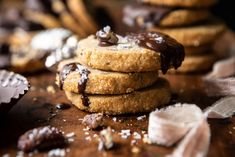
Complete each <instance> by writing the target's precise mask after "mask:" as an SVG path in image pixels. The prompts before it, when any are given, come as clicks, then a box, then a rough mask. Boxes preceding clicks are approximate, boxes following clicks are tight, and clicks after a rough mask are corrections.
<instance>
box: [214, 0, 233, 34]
mask: <svg viewBox="0 0 235 157" xmlns="http://www.w3.org/2000/svg"><path fill="white" fill-rule="evenodd" d="M211 11H212V12H213V14H214V15H216V16H218V17H219V18H221V19H223V20H224V21H225V22H226V24H227V25H228V27H230V28H232V29H233V30H235V1H234V0H220V1H219V2H218V4H216V5H215V6H214V7H212V9H211Z"/></svg>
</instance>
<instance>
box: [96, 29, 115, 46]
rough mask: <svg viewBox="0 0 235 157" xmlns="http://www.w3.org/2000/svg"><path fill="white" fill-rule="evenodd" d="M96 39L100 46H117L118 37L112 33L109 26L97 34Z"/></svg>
mask: <svg viewBox="0 0 235 157" xmlns="http://www.w3.org/2000/svg"><path fill="white" fill-rule="evenodd" d="M96 37H97V38H98V40H99V46H111V45H117V43H118V37H117V36H116V34H115V33H114V32H112V30H111V28H110V27H109V26H106V27H104V28H103V29H102V30H99V31H98V32H97V33H96Z"/></svg>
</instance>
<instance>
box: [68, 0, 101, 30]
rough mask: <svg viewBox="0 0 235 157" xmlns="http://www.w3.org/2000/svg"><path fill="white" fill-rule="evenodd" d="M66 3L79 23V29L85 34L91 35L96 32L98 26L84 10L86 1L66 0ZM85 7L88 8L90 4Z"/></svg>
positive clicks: (85, 9)
mask: <svg viewBox="0 0 235 157" xmlns="http://www.w3.org/2000/svg"><path fill="white" fill-rule="evenodd" d="M66 3H67V6H68V8H69V9H70V11H71V13H72V14H73V16H74V17H75V18H76V19H77V20H78V21H79V23H80V25H81V27H82V28H83V29H84V30H85V31H86V32H87V34H92V33H95V32H96V31H97V27H98V26H97V25H96V23H95V21H94V20H93V18H92V17H91V15H90V13H89V12H88V9H87V8H86V5H85V3H87V2H86V1H77V0H67V1H66ZM87 5H89V7H90V4H87Z"/></svg>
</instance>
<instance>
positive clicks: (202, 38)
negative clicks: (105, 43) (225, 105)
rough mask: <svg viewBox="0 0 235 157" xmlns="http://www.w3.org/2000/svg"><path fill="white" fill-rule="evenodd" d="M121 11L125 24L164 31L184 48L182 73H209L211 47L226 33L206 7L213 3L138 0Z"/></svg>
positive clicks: (198, 0)
mask: <svg viewBox="0 0 235 157" xmlns="http://www.w3.org/2000/svg"><path fill="white" fill-rule="evenodd" d="M140 2H141V3H137V4H132V5H128V6H126V7H125V8H124V18H123V20H124V23H126V24H127V25H129V26H135V25H138V26H139V27H141V28H144V29H145V30H147V31H150V32H155V31H159V32H163V33H166V34H168V35H170V36H172V37H173V38H175V39H176V40H177V41H178V42H180V43H182V44H183V45H184V47H185V54H186V57H185V60H184V62H183V64H182V66H181V67H180V68H179V69H178V70H177V71H178V72H182V73H190V72H202V71H207V70H209V69H210V68H211V67H212V65H213V63H214V62H215V59H216V56H215V54H214V53H213V50H212V45H213V43H214V42H215V40H216V39H217V38H218V36H220V35H221V33H222V32H223V31H224V30H225V26H224V24H223V23H222V22H220V21H219V20H217V19H215V18H214V17H212V15H211V14H210V12H209V11H208V8H209V7H210V6H212V5H213V4H215V2H216V0H206V1H205V0H187V1H186V0H164V1H163V0H140Z"/></svg>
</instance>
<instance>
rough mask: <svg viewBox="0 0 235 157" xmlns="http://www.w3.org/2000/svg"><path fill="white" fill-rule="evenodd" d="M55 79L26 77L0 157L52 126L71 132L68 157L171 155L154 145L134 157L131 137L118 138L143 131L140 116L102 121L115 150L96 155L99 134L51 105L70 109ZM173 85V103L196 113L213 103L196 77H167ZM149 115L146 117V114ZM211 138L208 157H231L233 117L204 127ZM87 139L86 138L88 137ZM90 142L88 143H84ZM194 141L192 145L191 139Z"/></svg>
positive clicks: (1, 137) (2, 127)
mask: <svg viewBox="0 0 235 157" xmlns="http://www.w3.org/2000/svg"><path fill="white" fill-rule="evenodd" d="M54 75H55V74H52V73H49V72H43V73H40V74H37V75H35V76H28V79H29V81H30V82H31V85H32V87H31V90H30V91H29V92H28V93H27V94H26V95H25V96H24V97H23V98H22V99H21V100H20V101H19V103H18V104H17V105H16V106H15V107H14V108H13V109H12V110H11V112H10V113H9V115H8V116H7V117H6V118H5V119H1V123H0V132H1V134H0V155H2V154H5V153H9V154H10V155H11V156H15V154H16V153H17V151H18V150H17V139H18V137H19V136H20V135H21V134H22V133H24V132H25V131H27V130H28V129H32V128H34V127H37V126H44V125H52V126H56V127H58V128H60V129H61V130H62V131H64V132H65V133H70V132H74V133H75V135H76V137H75V138H74V139H75V141H74V142H72V143H70V144H69V145H68V147H67V148H68V149H67V150H69V152H67V153H66V155H67V156H79V157H82V156H89V157H93V156H94V157H95V156H126V157H129V156H146V157H147V156H148V157H157V156H159V157H162V156H165V155H166V154H168V153H170V152H171V151H172V149H173V148H174V147H172V148H166V147H161V146H155V145H148V144H145V143H143V142H142V139H141V140H137V144H136V146H137V147H138V148H139V149H140V152H139V153H138V154H134V153H132V151H131V150H132V148H133V146H131V140H132V136H130V137H128V138H127V139H123V138H121V136H120V135H119V133H120V131H121V130H122V129H130V130H131V133H133V132H135V131H136V132H138V133H140V134H141V135H143V134H142V132H146V131H147V124H148V118H144V119H143V120H137V119H136V118H137V117H138V116H140V115H126V116H118V117H117V121H116V122H115V121H113V117H105V125H106V126H111V128H112V129H114V130H115V133H114V141H115V142H116V143H117V146H116V147H115V148H114V149H113V150H110V151H107V152H100V151H98V150H97V140H96V139H95V138H94V137H93V136H94V134H98V133H99V131H84V130H83V129H84V128H85V126H83V125H82V124H81V120H80V119H81V118H83V117H84V116H85V115H86V114H87V113H86V112H83V111H80V110H78V109H77V108H75V107H74V106H72V107H71V108H70V109H67V110H57V109H56V108H55V104H57V103H61V102H64V103H69V101H68V100H67V99H66V97H65V95H64V93H63V91H60V90H59V89H58V88H57V87H56V85H55V84H54V82H55V76H54ZM165 77H166V78H167V79H168V80H169V81H170V82H171V85H172V90H173V93H174V95H173V96H174V99H173V101H172V103H175V102H181V103H195V104H197V105H198V106H200V107H201V108H205V107H206V106H208V105H211V104H212V103H213V102H214V101H215V100H216V99H217V98H210V97H207V96H206V95H205V93H204V87H203V85H202V82H201V79H200V76H199V75H188V76H187V75H186V76H184V75H167V76H165ZM49 85H53V86H54V87H55V89H56V93H55V94H52V93H50V92H48V91H47V90H46V88H47V86H49ZM146 115H148V114H146ZM209 123H210V128H211V133H212V138H211V145H210V150H209V154H208V156H209V157H232V156H235V117H233V118H231V119H228V120H223V121H218V120H213V121H209ZM88 134H89V135H88ZM89 138H91V140H89ZM195 140H197V139H195ZM42 154H47V152H40V153H36V154H34V156H41V155H42Z"/></svg>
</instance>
